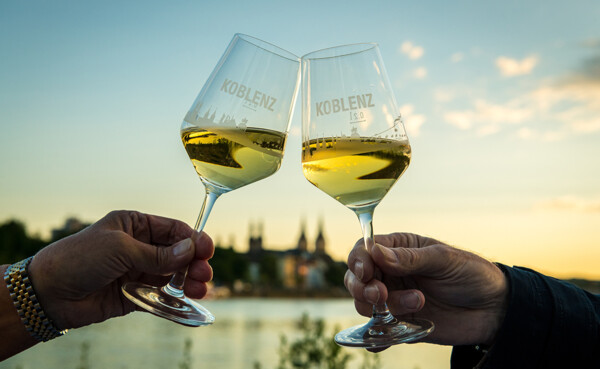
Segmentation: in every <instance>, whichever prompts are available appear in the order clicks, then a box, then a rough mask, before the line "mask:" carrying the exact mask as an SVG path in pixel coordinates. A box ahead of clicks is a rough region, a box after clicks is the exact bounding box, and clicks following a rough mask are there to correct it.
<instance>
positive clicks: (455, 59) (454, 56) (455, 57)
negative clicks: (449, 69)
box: [450, 53, 465, 63]
mask: <svg viewBox="0 0 600 369" xmlns="http://www.w3.org/2000/svg"><path fill="white" fill-rule="evenodd" d="M464 58H465V55H464V54H463V53H454V54H452V56H451V57H450V61H451V62H452V63H458V62H461V61H462V60H463V59H464Z"/></svg>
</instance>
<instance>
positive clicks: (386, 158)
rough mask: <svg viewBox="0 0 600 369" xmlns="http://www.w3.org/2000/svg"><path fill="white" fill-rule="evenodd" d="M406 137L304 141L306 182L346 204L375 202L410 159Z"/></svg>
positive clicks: (362, 204)
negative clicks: (403, 138)
mask: <svg viewBox="0 0 600 369" xmlns="http://www.w3.org/2000/svg"><path fill="white" fill-rule="evenodd" d="M410 155H411V150H410V144H409V143H408V141H407V140H403V141H398V140H389V139H383V138H364V137H361V138H353V137H328V138H322V139H316V140H310V141H308V142H304V143H303V145H302V170H303V172H304V176H305V177H306V179H308V181H309V182H310V183H312V184H313V185H315V186H317V187H318V188H319V189H320V190H322V191H323V192H325V193H327V194H328V195H329V196H331V197H333V198H334V199H336V200H337V201H339V202H341V203H342V204H344V205H346V206H347V207H349V208H358V207H362V206H367V205H376V204H377V203H379V201H381V199H382V198H383V197H384V196H385V194H386V193H387V192H388V191H389V189H390V188H391V187H392V186H393V185H394V183H395V182H396V180H397V179H398V178H400V176H401V175H402V173H404V171H405V170H406V168H408V164H409V163H410Z"/></svg>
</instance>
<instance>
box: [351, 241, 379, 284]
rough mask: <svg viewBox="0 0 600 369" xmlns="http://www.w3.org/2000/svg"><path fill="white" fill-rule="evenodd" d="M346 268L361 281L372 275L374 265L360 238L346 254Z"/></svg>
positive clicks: (368, 278)
mask: <svg viewBox="0 0 600 369" xmlns="http://www.w3.org/2000/svg"><path fill="white" fill-rule="evenodd" d="M348 269H350V270H351V271H352V273H354V275H355V276H356V277H357V278H358V279H359V280H361V281H363V282H367V281H369V280H371V279H372V278H373V276H374V272H375V266H374V264H373V260H372V259H371V255H370V254H369V252H368V251H367V249H366V247H365V244H364V241H363V240H362V239H360V240H358V241H357V242H356V243H355V244H354V248H353V249H352V251H350V254H349V255H348Z"/></svg>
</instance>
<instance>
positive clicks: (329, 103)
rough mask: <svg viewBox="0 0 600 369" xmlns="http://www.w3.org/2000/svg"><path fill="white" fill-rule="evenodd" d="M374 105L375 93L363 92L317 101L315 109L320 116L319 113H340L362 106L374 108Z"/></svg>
mask: <svg viewBox="0 0 600 369" xmlns="http://www.w3.org/2000/svg"><path fill="white" fill-rule="evenodd" d="M374 106H375V104H374V103H373V94H362V95H352V96H348V97H343V98H341V99H331V100H325V101H318V102H316V103H315V110H316V111H317V117H318V116H319V115H328V114H331V113H339V112H341V111H348V110H355V109H362V108H372V107H374Z"/></svg>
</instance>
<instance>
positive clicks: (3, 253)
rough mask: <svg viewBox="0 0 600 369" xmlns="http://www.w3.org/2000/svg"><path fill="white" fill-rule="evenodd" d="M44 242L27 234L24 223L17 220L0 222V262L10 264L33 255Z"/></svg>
mask: <svg viewBox="0 0 600 369" xmlns="http://www.w3.org/2000/svg"><path fill="white" fill-rule="evenodd" d="M45 245H46V242H44V241H42V240H41V239H39V238H36V237H30V236H28V235H27V231H26V229H25V225H24V224H23V223H21V222H20V221H18V220H14V219H13V220H9V221H7V222H6V223H3V224H0V264H11V263H15V262H17V261H19V260H23V259H25V258H26V257H29V256H31V255H34V254H35V253H36V252H38V251H39V250H40V249H41V248H42V247H44V246H45Z"/></svg>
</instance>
